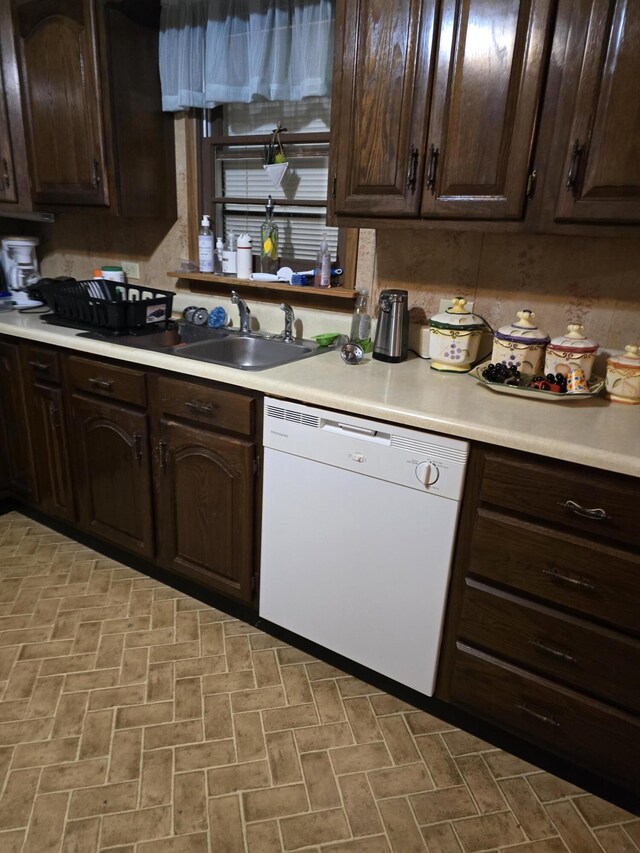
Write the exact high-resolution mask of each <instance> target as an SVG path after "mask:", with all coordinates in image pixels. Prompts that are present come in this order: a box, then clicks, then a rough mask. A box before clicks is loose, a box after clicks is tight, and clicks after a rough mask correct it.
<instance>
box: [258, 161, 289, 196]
mask: <svg viewBox="0 0 640 853" xmlns="http://www.w3.org/2000/svg"><path fill="white" fill-rule="evenodd" d="M262 168H263V169H264V170H265V172H266V173H267V175H268V176H269V180H270V181H271V185H272V187H273V188H274V189H276V190H277V189H278V187H279V186H280V184H281V183H282V179H283V178H284V176H285V172H286V171H287V169H288V168H289V164H288V163H286V162H285V163H270V164H269V165H268V166H263V167H262Z"/></svg>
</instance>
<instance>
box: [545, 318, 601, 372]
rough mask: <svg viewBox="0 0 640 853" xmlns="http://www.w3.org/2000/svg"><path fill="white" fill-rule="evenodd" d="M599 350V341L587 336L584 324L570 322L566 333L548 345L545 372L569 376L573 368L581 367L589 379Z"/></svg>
mask: <svg viewBox="0 0 640 853" xmlns="http://www.w3.org/2000/svg"><path fill="white" fill-rule="evenodd" d="M597 352H598V343H597V342H596V341H594V340H591V339H590V338H587V337H586V335H585V333H584V326H581V325H579V324H578V323H570V324H569V325H568V326H567V331H566V332H565V333H564V335H559V336H558V337H557V338H552V339H551V341H550V342H549V344H548V345H547V350H546V354H545V359H544V372H545V373H553V374H556V373H562V374H564V376H568V375H569V373H570V371H571V369H572V368H574V367H580V368H581V369H582V371H583V372H584V375H585V378H586V380H587V381H589V379H590V377H591V371H592V369H593V363H594V361H595V360H596V353H597Z"/></svg>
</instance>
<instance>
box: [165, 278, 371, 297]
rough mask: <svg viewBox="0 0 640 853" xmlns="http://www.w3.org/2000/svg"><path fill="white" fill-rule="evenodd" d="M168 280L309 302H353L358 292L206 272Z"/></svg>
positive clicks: (344, 288) (348, 289) (341, 288)
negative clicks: (286, 295)
mask: <svg viewBox="0 0 640 853" xmlns="http://www.w3.org/2000/svg"><path fill="white" fill-rule="evenodd" d="M167 275H168V276H169V278H178V279H180V278H181V279H184V280H185V281H196V282H200V283H201V284H206V283H210V284H212V285H215V286H216V288H217V287H219V286H220V285H223V286H224V285H226V286H227V287H229V288H234V289H236V288H248V289H249V290H261V291H265V292H275V293H279V294H281V293H287V294H289V296H291V297H293V296H295V297H296V298H299V297H300V298H302V299H306V298H307V297H308V298H309V299H311V300H313V299H321V300H334V299H339V300H343V301H350V302H355V300H356V299H357V298H358V291H357V290H353V289H351V288H346V287H327V288H325V287H322V288H321V287H296V286H294V285H291V284H286V283H285V282H282V281H250V280H248V279H246V278H235V277H234V276H230V275H213V274H212V273H206V272H174V271H171V272H168V273H167Z"/></svg>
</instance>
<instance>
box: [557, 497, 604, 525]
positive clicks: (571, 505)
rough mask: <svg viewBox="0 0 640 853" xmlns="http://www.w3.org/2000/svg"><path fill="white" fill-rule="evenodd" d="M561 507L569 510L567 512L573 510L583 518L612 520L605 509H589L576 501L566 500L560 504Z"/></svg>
mask: <svg viewBox="0 0 640 853" xmlns="http://www.w3.org/2000/svg"><path fill="white" fill-rule="evenodd" d="M560 506H561V507H563V508H564V509H566V510H567V512H572V513H573V514H574V515H579V516H580V517H581V518H590V519H592V520H593V521H611V516H610V515H608V514H607V513H606V512H605V510H603V509H599V508H598V509H587V508H586V507H584V506H580V504H577V503H576V502H575V501H565V502H564V503H561V504H560Z"/></svg>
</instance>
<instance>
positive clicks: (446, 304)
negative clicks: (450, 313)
mask: <svg viewBox="0 0 640 853" xmlns="http://www.w3.org/2000/svg"><path fill="white" fill-rule="evenodd" d="M474 305H475V302H474V301H473V300H472V299H470V300H469V301H468V302H467V304H466V305H465V306H464V307H465V309H466V310H467V311H469V313H471V312H472V311H473V306H474ZM447 308H451V299H450V298H449V299H441V300H440V308H439V309H438V313H440V314H442V312H443V311H446V310H447Z"/></svg>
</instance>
